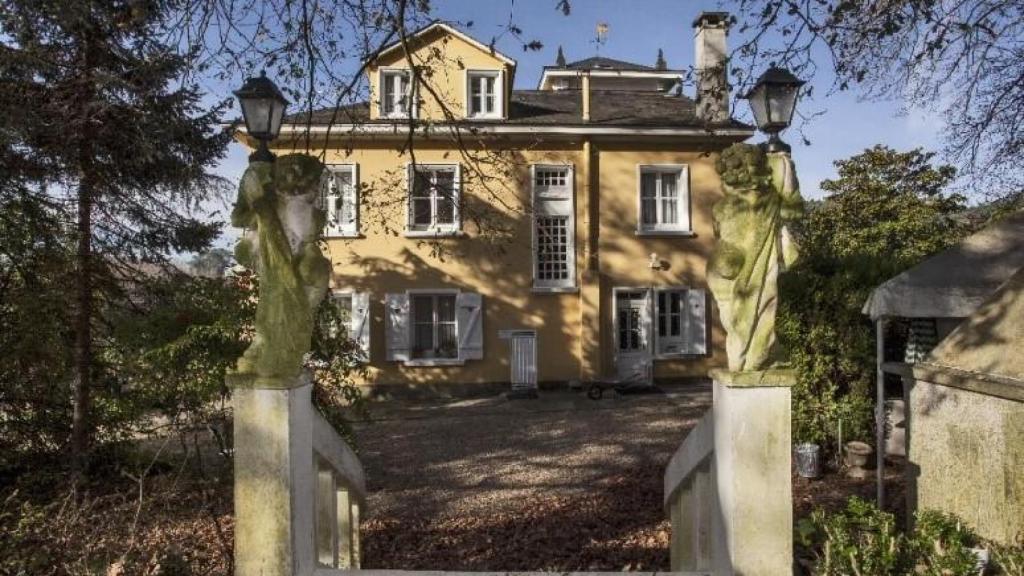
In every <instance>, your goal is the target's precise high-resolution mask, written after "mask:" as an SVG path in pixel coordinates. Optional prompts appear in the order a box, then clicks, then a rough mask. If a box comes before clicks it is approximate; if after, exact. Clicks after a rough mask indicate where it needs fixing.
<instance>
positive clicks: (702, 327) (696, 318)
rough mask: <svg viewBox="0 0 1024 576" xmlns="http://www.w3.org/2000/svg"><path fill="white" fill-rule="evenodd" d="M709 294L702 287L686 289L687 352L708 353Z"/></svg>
mask: <svg viewBox="0 0 1024 576" xmlns="http://www.w3.org/2000/svg"><path fill="white" fill-rule="evenodd" d="M706 301H707V294H706V293H705V291H704V290H702V289H700V288H691V289H689V290H687V291H686V310H685V315H686V320H685V326H686V344H685V350H686V353H687V354H697V355H704V354H707V353H708V336H707V334H708V326H707V304H706Z"/></svg>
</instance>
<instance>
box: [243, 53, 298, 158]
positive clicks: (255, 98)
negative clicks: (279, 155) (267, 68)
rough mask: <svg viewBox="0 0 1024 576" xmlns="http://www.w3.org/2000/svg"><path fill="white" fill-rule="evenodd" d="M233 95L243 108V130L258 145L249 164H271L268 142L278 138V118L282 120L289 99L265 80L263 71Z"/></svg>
mask: <svg viewBox="0 0 1024 576" xmlns="http://www.w3.org/2000/svg"><path fill="white" fill-rule="evenodd" d="M235 96H236V97H237V98H238V103H239V105H240V106H241V107H242V117H243V118H244V119H245V129H246V131H247V132H248V133H249V136H251V137H252V138H253V139H255V140H256V141H257V142H259V145H258V146H257V147H256V151H255V152H253V153H252V155H250V156H249V161H250V162H273V161H274V155H273V154H272V153H271V152H270V149H268V148H267V142H270V141H271V140H273V139H274V138H277V135H278V134H279V133H280V132H281V119H282V118H284V111H285V109H286V108H287V107H288V100H286V99H285V97H284V95H283V94H281V91H280V90H279V89H278V88H277V85H276V84H274V82H273V81H271V80H270V79H269V78H267V74H266V72H261V73H260V75H259V76H258V77H253V78H249V79H248V80H246V81H245V84H243V85H242V87H241V88H239V89H238V90H236V91H235Z"/></svg>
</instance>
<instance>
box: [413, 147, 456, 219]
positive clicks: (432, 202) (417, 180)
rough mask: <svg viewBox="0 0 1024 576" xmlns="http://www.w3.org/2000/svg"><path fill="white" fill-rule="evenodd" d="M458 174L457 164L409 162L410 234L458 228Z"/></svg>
mask: <svg viewBox="0 0 1024 576" xmlns="http://www.w3.org/2000/svg"><path fill="white" fill-rule="evenodd" d="M460 176H461V170H460V167H459V165H458V164H420V165H417V166H415V167H414V166H413V165H411V164H410V165H409V204H408V207H407V208H408V232H409V233H411V234H413V235H415V234H417V233H420V234H452V233H455V232H458V231H459V228H460V221H459V197H460V186H461V182H460V180H461V178H460Z"/></svg>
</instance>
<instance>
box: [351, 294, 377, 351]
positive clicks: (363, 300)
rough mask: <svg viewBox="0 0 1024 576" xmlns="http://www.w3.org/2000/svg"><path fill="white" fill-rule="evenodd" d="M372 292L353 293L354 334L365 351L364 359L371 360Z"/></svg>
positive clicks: (354, 337) (353, 337)
mask: <svg viewBox="0 0 1024 576" xmlns="http://www.w3.org/2000/svg"><path fill="white" fill-rule="evenodd" d="M371 323H372V322H371V316H370V294H369V293H368V292H356V293H355V294H353V295H352V336H351V338H352V339H353V340H355V341H356V342H357V343H358V344H359V348H360V349H361V350H362V351H363V360H364V361H366V362H369V361H370V324H371Z"/></svg>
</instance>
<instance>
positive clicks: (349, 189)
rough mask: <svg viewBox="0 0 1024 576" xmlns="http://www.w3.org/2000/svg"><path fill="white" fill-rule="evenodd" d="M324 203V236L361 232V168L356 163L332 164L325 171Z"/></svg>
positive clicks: (350, 234)
mask: <svg viewBox="0 0 1024 576" xmlns="http://www.w3.org/2000/svg"><path fill="white" fill-rule="evenodd" d="M324 174H325V178H324V183H323V187H322V204H323V208H324V211H325V212H326V213H327V225H326V227H325V229H324V236H327V237H337V236H356V235H358V234H359V170H358V168H357V166H356V165H355V164H331V165H328V166H327V170H326V171H325V172H324Z"/></svg>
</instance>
